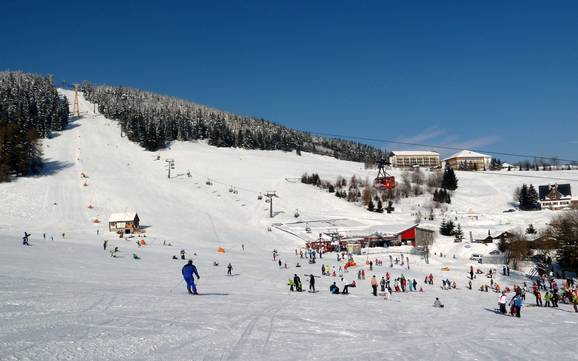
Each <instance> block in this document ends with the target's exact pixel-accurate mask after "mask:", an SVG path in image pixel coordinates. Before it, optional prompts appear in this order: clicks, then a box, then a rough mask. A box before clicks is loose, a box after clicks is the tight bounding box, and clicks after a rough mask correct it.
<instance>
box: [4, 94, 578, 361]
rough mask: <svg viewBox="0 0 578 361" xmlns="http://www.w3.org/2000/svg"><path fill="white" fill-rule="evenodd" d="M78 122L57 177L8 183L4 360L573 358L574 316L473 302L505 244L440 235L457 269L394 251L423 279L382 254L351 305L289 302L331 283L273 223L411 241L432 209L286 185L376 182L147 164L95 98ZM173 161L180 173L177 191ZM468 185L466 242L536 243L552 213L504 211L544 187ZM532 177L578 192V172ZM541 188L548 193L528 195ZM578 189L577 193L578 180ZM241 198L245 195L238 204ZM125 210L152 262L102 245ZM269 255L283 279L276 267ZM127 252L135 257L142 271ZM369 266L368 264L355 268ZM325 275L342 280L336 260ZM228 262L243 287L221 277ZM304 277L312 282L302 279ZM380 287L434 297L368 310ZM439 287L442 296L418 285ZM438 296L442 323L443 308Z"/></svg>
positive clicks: (397, 298)
mask: <svg viewBox="0 0 578 361" xmlns="http://www.w3.org/2000/svg"><path fill="white" fill-rule="evenodd" d="M62 93H64V94H65V95H66V96H68V97H71V96H72V94H71V93H70V92H69V91H66V90H62ZM70 103H72V101H71V102H70ZM80 106H81V112H82V114H81V116H80V117H79V118H78V119H74V120H73V121H72V122H71V124H70V126H69V127H68V129H67V130H65V131H63V132H61V133H59V134H58V135H57V136H56V137H54V138H52V139H49V140H46V141H45V142H44V144H43V147H44V156H45V158H46V159H47V161H48V163H47V164H48V166H47V168H46V171H45V174H43V175H41V176H38V177H31V178H20V179H17V180H16V181H14V182H12V183H7V184H0V199H1V200H2V202H1V204H0V249H1V251H0V359H1V360H81V359H82V360H270V359H276V360H295V359H317V360H342V359H343V360H352V359H369V360H374V359H376V360H377V359H395V360H423V359H429V360H448V359H454V360H489V359H500V360H537V359H544V358H555V359H560V360H570V359H574V358H575V354H576V352H577V351H578V346H576V342H575V336H574V332H575V330H576V323H577V322H578V315H576V314H574V313H572V312H570V311H571V309H570V307H569V306H566V305H562V307H560V309H558V310H555V309H539V308H534V307H526V308H524V309H523V311H522V318H521V319H514V318H510V317H504V316H500V315H497V314H495V313H494V312H493V310H494V308H495V307H496V303H497V298H498V295H497V294H494V293H482V292H479V291H475V290H473V291H470V290H467V289H465V285H466V283H467V280H466V272H467V270H468V269H469V266H470V261H469V260H468V258H469V256H470V255H471V254H472V253H483V254H487V253H488V252H489V251H490V250H492V249H494V247H495V246H493V245H489V246H485V245H479V244H472V245H469V246H470V247H469V248H466V247H465V245H466V244H465V243H464V244H454V243H453V242H452V240H451V239H446V238H445V237H438V241H437V243H436V244H435V246H434V247H433V251H432V252H436V253H438V254H439V252H443V253H445V254H448V255H452V256H453V255H455V256H456V258H455V259H454V258H453V257H451V256H450V257H447V258H440V257H439V256H437V255H436V256H433V255H432V258H431V262H430V264H429V265H425V264H424V263H423V260H421V259H420V257H419V256H415V255H412V254H408V252H409V251H410V249H409V248H408V247H398V248H390V249H388V250H386V251H387V252H391V254H392V255H393V256H394V257H396V256H399V253H400V252H404V255H405V256H408V257H409V259H410V265H411V269H409V270H408V269H407V268H405V267H401V266H399V265H395V266H394V267H393V268H390V267H389V262H388V260H387V258H388V254H387V253H383V254H377V255H372V256H371V257H372V258H374V257H378V258H380V259H382V260H383V261H384V265H383V266H380V267H375V269H374V271H369V269H368V267H363V268H364V269H365V270H366V272H367V275H368V277H366V279H365V280H362V281H358V283H359V285H358V287H357V288H353V289H351V294H350V295H349V296H343V295H330V294H329V292H328V287H329V285H330V284H331V283H332V282H334V281H337V283H338V285H341V282H340V280H339V279H338V278H333V277H322V278H320V279H318V280H317V289H318V290H319V291H320V292H318V293H315V294H312V293H307V292H304V293H290V292H289V290H288V286H287V280H288V279H289V277H292V276H293V275H294V274H298V275H300V276H301V278H302V282H303V284H304V287H305V288H307V279H306V277H305V276H304V274H310V273H314V274H316V275H320V267H321V263H317V264H315V265H309V264H307V261H306V260H302V259H299V257H296V256H295V253H294V250H295V249H296V248H298V247H301V246H303V243H304V241H303V240H302V239H301V238H299V237H295V236H292V235H290V234H288V233H285V232H282V231H279V230H277V229H275V228H273V229H272V231H271V232H269V231H268V230H267V228H268V227H269V226H271V224H272V223H283V224H286V223H291V222H295V221H296V219H295V218H294V213H295V210H296V209H298V210H299V213H300V217H299V218H298V219H297V220H300V221H303V222H305V221H315V220H318V221H319V220H343V221H340V222H342V223H338V224H339V225H340V229H345V230H346V229H351V230H364V229H371V228H372V227H377V226H381V227H386V228H390V229H403V228H404V227H407V226H410V225H412V224H413V221H414V216H413V214H414V213H415V212H416V211H418V210H419V209H420V207H422V206H423V205H424V204H425V203H426V201H427V199H426V198H429V197H426V196H422V197H417V198H410V199H403V200H402V201H401V202H400V203H399V204H397V205H396V212H395V213H394V214H390V215H387V214H372V213H369V212H367V211H365V210H363V209H361V208H360V207H359V206H356V205H352V204H349V203H347V202H345V201H343V200H339V199H337V198H336V197H335V196H334V195H332V194H329V193H324V192H322V191H320V190H318V189H316V188H314V187H312V186H309V185H304V184H301V183H300V182H296V183H295V182H292V179H294V178H299V177H300V176H301V174H303V173H304V172H308V173H312V172H316V173H319V174H320V176H321V177H322V178H324V179H335V178H336V177H337V176H338V175H341V176H345V177H350V176H351V175H354V174H355V175H358V176H360V177H362V178H365V177H367V178H371V177H372V175H373V173H372V171H370V170H369V171H368V170H365V169H363V165H362V164H359V163H354V162H346V161H340V160H336V159H333V158H329V157H323V156H318V155H313V154H307V153H303V154H302V156H297V155H296V154H294V153H283V152H278V151H251V150H244V149H229V148H224V149H221V148H214V147H210V146H208V145H206V144H204V143H202V142H199V143H190V142H189V143H180V142H175V143H173V144H172V145H171V146H170V147H169V148H168V149H166V150H163V151H160V152H156V153H151V152H146V151H143V150H142V149H141V148H140V147H139V146H138V145H136V144H134V143H131V142H130V141H128V140H127V139H126V138H125V137H122V136H121V132H120V128H119V127H118V125H117V124H116V123H115V122H114V121H111V120H108V119H106V118H104V117H103V116H102V115H99V114H97V113H94V107H93V105H92V104H90V103H89V102H87V101H85V100H84V99H83V98H81V102H80ZM157 156H159V158H160V159H159V160H157ZM167 159H173V160H174V162H175V169H174V170H173V171H172V174H171V178H170V179H168V178H167V170H166V162H165V161H166V160H167ZM187 172H190V174H191V176H190V177H189V176H187ZM81 173H84V174H85V175H86V176H87V178H81ZM503 173H505V172H503ZM394 174H395V175H397V176H399V173H397V172H395V171H394ZM512 174H515V173H512ZM457 175H458V178H459V182H460V183H459V185H460V188H459V189H458V191H457V192H456V194H455V195H454V197H453V198H452V205H451V207H450V209H449V213H448V214H449V215H451V216H452V217H455V218H457V219H458V222H460V223H461V224H462V228H463V229H464V231H465V235H466V238H467V237H468V232H469V231H472V234H473V236H474V237H475V238H477V237H483V236H485V235H486V234H487V231H488V229H491V231H492V232H499V231H502V230H510V229H515V228H525V227H526V226H527V225H528V224H529V223H533V224H534V225H535V226H536V227H537V228H540V227H541V226H543V225H544V224H545V223H547V222H548V220H549V219H551V217H552V216H553V215H555V213H556V212H550V211H541V212H530V213H524V212H515V213H502V211H503V210H504V209H507V208H510V204H509V203H510V202H511V199H512V196H511V194H512V192H513V189H514V188H515V187H516V186H519V185H521V183H522V182H526V183H529V182H531V181H532V179H528V178H520V177H516V176H510V175H496V174H492V173H491V172H486V173H481V172H480V173H462V172H458V174H457ZM524 175H525V176H528V175H535V176H540V177H543V176H545V175H551V176H554V177H563V178H575V179H578V172H576V171H574V172H547V173H546V172H537V173H534V172H524ZM207 179H211V180H212V182H213V185H212V186H208V185H207V184H206V181H207ZM542 182H543V180H541V179H539V178H536V179H535V182H533V183H534V184H535V185H537V184H542ZM85 183H86V186H85V185H84V184H85ZM572 186H573V187H574V189H578V182H572ZM231 187H234V188H235V189H237V191H238V193H233V192H229V189H230V188H231ZM272 190H275V191H277V194H278V195H279V198H275V199H274V201H273V202H274V203H273V206H274V207H273V210H274V215H275V217H274V218H273V219H270V218H269V208H268V207H269V205H268V204H266V203H265V202H264V201H263V200H258V199H257V196H258V194H259V193H260V192H261V193H263V194H264V193H265V192H266V191H272ZM89 206H91V208H89ZM127 211H136V212H138V214H139V217H140V219H141V224H143V225H145V226H146V234H147V236H146V237H144V238H143V239H145V241H146V242H147V245H146V246H143V247H140V248H139V247H138V246H137V245H136V241H137V238H130V239H128V240H123V239H119V238H118V237H117V236H116V235H114V234H112V233H110V232H108V231H107V226H106V224H107V220H108V217H109V215H110V214H111V213H115V212H127ZM95 220H99V221H100V222H101V223H95V222H94V221H95ZM439 221H440V219H439V218H438V219H436V220H435V221H433V222H431V223H433V225H434V226H437V225H438V224H439ZM320 224H322V225H321V226H318V228H315V226H314V225H313V223H312V228H313V229H314V231H313V234H315V233H316V232H320V231H323V230H326V227H327V226H326V225H325V224H324V223H323V222H321V223H320ZM297 228H298V227H297ZM24 231H27V232H29V233H31V234H32V236H31V237H30V242H31V244H32V246H31V247H23V246H21V237H22V235H23V233H24ZM97 231H98V234H97ZM43 234H45V235H46V239H44V237H43ZM63 235H64V236H63ZM138 239H140V238H138ZM104 240H108V241H109V247H114V246H118V247H119V248H120V257H119V258H111V257H110V255H109V253H108V252H105V251H104V250H103V241H104ZM163 243H164V244H167V243H170V244H171V246H168V245H164V244H163ZM242 245H244V246H245V250H243V249H242ZM217 247H223V248H225V254H219V253H217V252H216V249H217ZM181 249H185V250H186V251H187V255H188V256H187V257H190V258H192V259H194V261H195V264H196V265H197V266H198V269H199V273H200V275H201V279H200V281H199V283H198V287H199V291H200V292H201V294H202V295H201V296H189V295H188V294H187V293H186V290H185V287H184V285H183V283H182V282H181V276H180V269H181V267H182V266H183V264H184V262H183V261H181V260H180V259H179V260H172V259H171V257H172V256H173V255H178V253H179V251H180V250H181ZM273 249H277V250H279V252H280V257H281V260H282V261H283V263H285V262H286V263H287V265H288V268H287V269H284V268H283V269H281V268H279V267H278V265H277V264H276V263H275V262H273V260H272V250H273ZM133 253H136V254H138V255H139V256H140V258H141V259H140V260H134V259H133V258H132V254H133ZM365 260H366V257H365V256H359V257H358V258H357V261H358V263H359V264H360V265H363V263H364V261H365ZM318 261H322V262H323V263H324V264H328V265H330V266H335V267H336V268H337V267H339V265H340V264H339V263H338V262H337V260H336V259H335V257H334V256H333V255H331V254H328V255H327V256H326V257H324V258H323V259H322V260H318ZM213 262H218V263H219V266H213ZM229 262H231V263H232V265H233V267H234V269H233V276H232V277H229V276H226V265H227V263H229ZM297 262H300V263H301V265H302V266H303V267H301V268H296V267H295V265H296V263H297ZM341 264H342V263H341ZM442 267H449V268H450V271H449V272H442V271H441V268H442ZM360 268H361V267H360ZM360 268H357V269H355V270H352V271H351V272H349V273H345V274H344V277H345V281H347V282H350V281H351V280H353V279H356V272H357V270H358V269H360ZM480 268H482V269H483V270H484V271H487V270H488V268H489V267H488V266H486V265H483V266H480ZM385 272H389V273H390V274H391V275H392V277H398V276H400V275H401V274H402V273H403V274H404V275H405V276H406V277H410V278H415V279H416V280H417V281H418V287H423V289H424V292H415V293H405V294H394V295H393V300H391V301H385V300H384V299H383V297H373V296H372V295H371V294H370V286H369V276H370V275H372V274H376V275H377V276H379V278H380V277H381V276H383V275H385ZM429 273H432V274H433V275H434V278H435V285H434V286H429V285H423V279H424V277H425V276H426V275H427V274H429ZM441 277H444V278H449V279H450V280H452V281H456V282H457V284H458V288H459V289H457V290H452V291H443V290H441V289H440V287H439V286H440V282H441ZM496 281H497V282H498V283H500V284H503V285H512V284H514V283H518V284H519V283H520V282H523V281H524V276H523V275H521V274H517V273H513V274H512V277H511V278H502V276H498V278H497V280H496ZM482 283H487V282H486V280H485V279H475V280H473V286H474V289H476V288H478V287H479V285H480V284H482ZM435 297H440V299H441V300H442V302H444V303H445V305H446V307H445V308H444V309H434V308H433V307H432V304H433V301H434V299H435ZM531 299H532V296H531V295H529V297H528V298H527V300H528V302H529V303H531ZM536 345H539V347H537V346H536Z"/></svg>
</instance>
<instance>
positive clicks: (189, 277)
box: [181, 260, 201, 295]
mask: <svg viewBox="0 0 578 361" xmlns="http://www.w3.org/2000/svg"><path fill="white" fill-rule="evenodd" d="M181 273H182V274H183V278H184V279H185V282H186V283H187V291H188V292H189V293H190V294H192V295H198V293H197V286H196V285H195V277H194V276H193V275H195V276H197V279H200V278H201V277H199V273H198V272H197V267H195V265H193V261H192V260H189V262H188V263H187V264H186V265H184V266H183V269H182V271H181Z"/></svg>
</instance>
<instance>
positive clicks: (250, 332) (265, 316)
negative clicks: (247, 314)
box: [226, 304, 282, 360]
mask: <svg viewBox="0 0 578 361" xmlns="http://www.w3.org/2000/svg"><path fill="white" fill-rule="evenodd" d="M281 308H282V305H278V304H275V305H271V306H269V307H267V308H265V309H264V310H263V311H262V312H259V313H257V314H255V315H253V317H252V318H251V319H250V321H249V322H248V324H247V326H245V328H244V330H243V332H242V333H241V335H240V337H239V339H238V340H237V342H235V344H234V345H233V347H232V348H231V350H230V351H229V354H228V356H227V358H226V360H243V359H248V358H255V356H258V355H259V356H261V357H263V356H266V354H267V353H268V351H269V344H270V340H271V335H272V333H273V327H274V323H275V316H276V315H277V314H278V313H279V311H280V310H281ZM263 320H265V321H267V320H268V322H265V323H266V325H265V326H264V328H265V329H266V330H265V331H264V333H265V337H258V338H257V337H252V336H254V335H255V334H257V333H259V334H261V333H263V332H261V331H263V330H262V329H259V328H257V331H259V332H255V327H256V326H257V325H259V324H260V323H263V322H260V321H263ZM261 339H262V340H263V342H262V344H261V345H260V346H259V345H258V344H256V343H255V341H256V340H261ZM247 353H249V354H250V355H246V354H247Z"/></svg>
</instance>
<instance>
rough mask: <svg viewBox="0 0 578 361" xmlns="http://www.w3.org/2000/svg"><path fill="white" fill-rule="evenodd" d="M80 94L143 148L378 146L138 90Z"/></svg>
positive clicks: (373, 152)
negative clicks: (195, 144) (182, 144)
mask: <svg viewBox="0 0 578 361" xmlns="http://www.w3.org/2000/svg"><path fill="white" fill-rule="evenodd" d="M82 91H83V92H84V95H85V97H86V98H87V99H88V100H90V101H92V102H94V103H97V104H98V109H99V111H100V112H101V113H102V114H104V115H105V116H107V117H108V118H111V119H115V120H118V121H119V122H120V125H121V128H122V131H123V132H124V133H125V134H126V135H127V137H128V138H129V139H130V140H131V141H134V142H137V143H138V144H140V145H141V146H142V147H143V148H145V149H147V150H149V151H155V150H158V149H162V148H164V147H166V146H167V144H168V143H169V142H171V141H174V140H180V141H191V140H206V141H207V142H208V144H210V145H214V146H217V147H239V148H246V149H261V150H282V151H287V152H289V151H296V152H297V154H298V155H300V154H301V152H302V151H305V152H310V153H315V154H322V155H329V156H333V157H335V158H338V159H344V160H350V161H358V162H366V161H367V162H375V161H377V160H379V159H381V158H384V157H385V152H384V151H383V150H380V149H377V148H375V147H372V146H369V145H366V144H361V143H357V142H351V141H345V140H340V139H332V138H324V137H317V136H314V135H311V134H309V133H306V132H301V131H297V130H293V129H290V128H287V127H284V126H281V125H278V124H275V123H273V122H270V121H267V120H265V119H261V118H256V117H246V116H240V115H235V114H232V113H228V112H223V111H220V110H217V109H213V108H210V107H207V106H204V105H200V104H196V103H193V102H190V101H186V100H183V99H178V98H174V97H170V96H165V95H159V94H154V93H150V92H146V91H143V90H139V89H132V88H126V87H113V86H104V85H103V86H93V85H92V84H90V83H89V82H86V81H85V82H84V83H83V85H82Z"/></svg>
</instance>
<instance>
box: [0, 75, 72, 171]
mask: <svg viewBox="0 0 578 361" xmlns="http://www.w3.org/2000/svg"><path fill="white" fill-rule="evenodd" d="M67 124H68V102H67V100H66V98H64V97H60V96H59V95H58V93H57V91H56V88H55V87H54V86H53V85H52V79H51V78H50V77H47V76H39V75H34V74H29V73H22V72H8V71H5V72H0V182H5V181H9V180H10V177H11V176H13V175H15V176H19V175H28V174H34V173H36V172H38V171H39V170H40V169H41V168H42V150H41V148H40V144H39V139H40V138H43V137H49V136H50V134H51V132H52V131H58V130H63V129H64V128H65V127H66V125H67Z"/></svg>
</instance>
